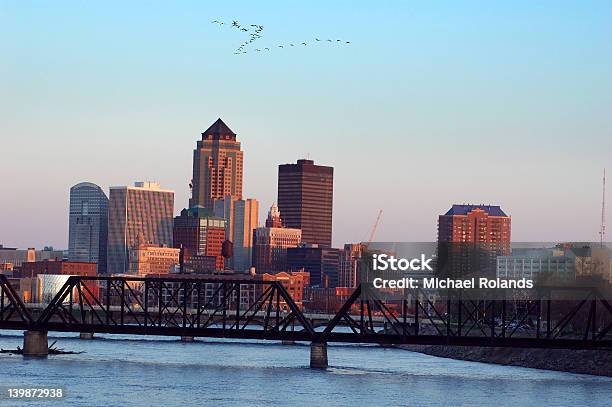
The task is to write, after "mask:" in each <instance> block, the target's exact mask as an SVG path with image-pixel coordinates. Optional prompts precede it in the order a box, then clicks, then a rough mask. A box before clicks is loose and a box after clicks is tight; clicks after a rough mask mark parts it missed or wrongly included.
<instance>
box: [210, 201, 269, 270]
mask: <svg viewBox="0 0 612 407" xmlns="http://www.w3.org/2000/svg"><path fill="white" fill-rule="evenodd" d="M213 208H214V214H215V216H217V217H220V218H224V219H225V220H226V228H225V231H226V232H225V237H226V239H228V240H231V241H232V243H233V244H234V255H233V257H232V258H230V259H229V266H230V267H231V268H232V269H233V270H234V271H246V270H248V269H249V268H250V267H251V264H252V257H253V252H252V249H253V230H254V229H255V228H257V222H258V217H259V202H258V201H257V200H256V199H234V198H232V197H231V196H226V197H225V198H224V199H217V200H215V201H213Z"/></svg>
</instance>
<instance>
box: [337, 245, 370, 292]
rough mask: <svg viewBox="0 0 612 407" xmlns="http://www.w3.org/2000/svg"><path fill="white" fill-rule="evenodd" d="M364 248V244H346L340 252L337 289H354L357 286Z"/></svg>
mask: <svg viewBox="0 0 612 407" xmlns="http://www.w3.org/2000/svg"><path fill="white" fill-rule="evenodd" d="M365 248H366V245H365V244H364V243H346V244H345V245H344V250H342V251H341V252H340V264H339V267H338V287H350V288H356V287H357V285H358V284H359V262H360V261H361V257H362V255H363V252H364V250H365Z"/></svg>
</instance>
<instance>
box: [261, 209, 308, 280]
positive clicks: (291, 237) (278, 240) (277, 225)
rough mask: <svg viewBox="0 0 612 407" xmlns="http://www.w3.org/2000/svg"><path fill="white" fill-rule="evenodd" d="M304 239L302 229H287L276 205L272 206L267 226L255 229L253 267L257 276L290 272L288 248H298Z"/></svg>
mask: <svg viewBox="0 0 612 407" xmlns="http://www.w3.org/2000/svg"><path fill="white" fill-rule="evenodd" d="M301 238H302V231H301V230H300V229H293V228H285V227H283V225H282V220H281V214H280V212H279V210H278V207H277V206H276V205H272V207H271V208H270V211H269V212H268V219H266V226H265V227H262V228H257V229H255V234H254V237H253V266H255V270H256V272H257V274H263V273H272V274H276V273H279V272H282V271H288V270H289V268H288V265H287V248H289V247H297V246H298V245H299V244H300V242H301Z"/></svg>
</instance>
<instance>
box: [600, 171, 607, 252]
mask: <svg viewBox="0 0 612 407" xmlns="http://www.w3.org/2000/svg"><path fill="white" fill-rule="evenodd" d="M605 238H606V169H605V168H604V171H603V192H602V196H601V225H599V244H600V246H601V247H603V244H604V240H605Z"/></svg>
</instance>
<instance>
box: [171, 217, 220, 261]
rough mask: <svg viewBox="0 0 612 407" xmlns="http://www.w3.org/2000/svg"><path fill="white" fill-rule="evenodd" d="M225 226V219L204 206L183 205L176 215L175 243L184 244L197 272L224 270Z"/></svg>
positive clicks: (177, 245) (186, 257) (187, 259)
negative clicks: (184, 206)
mask: <svg viewBox="0 0 612 407" xmlns="http://www.w3.org/2000/svg"><path fill="white" fill-rule="evenodd" d="M225 226H226V221H225V219H223V218H219V217H215V216H213V214H212V211H211V210H210V209H205V208H202V207H194V208H191V209H183V210H182V211H181V214H180V216H177V217H175V218H174V229H173V240H174V247H177V248H178V247H181V246H182V247H183V249H184V253H185V259H184V261H185V265H186V266H187V267H191V268H192V269H193V270H194V271H197V272H210V271H216V270H223V268H224V258H223V256H222V254H221V251H222V246H223V241H224V240H225Z"/></svg>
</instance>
